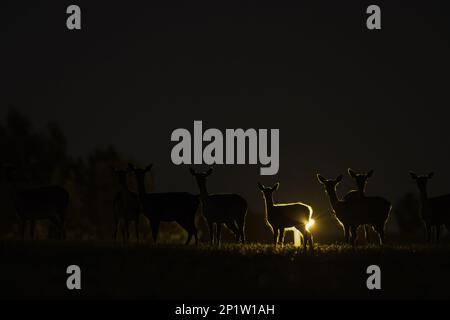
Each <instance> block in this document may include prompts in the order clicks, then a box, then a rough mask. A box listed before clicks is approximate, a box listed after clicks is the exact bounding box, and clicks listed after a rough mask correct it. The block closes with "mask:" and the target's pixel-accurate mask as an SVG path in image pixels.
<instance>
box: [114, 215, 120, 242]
mask: <svg viewBox="0 0 450 320" xmlns="http://www.w3.org/2000/svg"><path fill="white" fill-rule="evenodd" d="M118 228H119V222H118V221H117V220H115V221H114V231H113V239H114V242H116V241H117V229H118Z"/></svg>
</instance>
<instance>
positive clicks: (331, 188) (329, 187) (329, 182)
mask: <svg viewBox="0 0 450 320" xmlns="http://www.w3.org/2000/svg"><path fill="white" fill-rule="evenodd" d="M342 178H343V176H342V174H340V175H339V176H338V177H337V178H336V179H335V180H333V179H325V178H324V177H322V176H321V175H320V174H317V180H319V182H320V183H321V184H323V185H324V186H325V190H326V191H327V193H328V194H329V195H331V194H334V193H335V192H336V186H337V185H338V184H339V183H340V182H341V181H342Z"/></svg>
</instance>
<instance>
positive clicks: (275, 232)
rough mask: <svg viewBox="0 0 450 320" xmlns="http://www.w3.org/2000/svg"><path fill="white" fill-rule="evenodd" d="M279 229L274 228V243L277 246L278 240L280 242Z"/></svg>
mask: <svg viewBox="0 0 450 320" xmlns="http://www.w3.org/2000/svg"><path fill="white" fill-rule="evenodd" d="M278 231H279V230H278V229H277V228H274V229H273V244H274V246H275V247H276V246H277V242H278Z"/></svg>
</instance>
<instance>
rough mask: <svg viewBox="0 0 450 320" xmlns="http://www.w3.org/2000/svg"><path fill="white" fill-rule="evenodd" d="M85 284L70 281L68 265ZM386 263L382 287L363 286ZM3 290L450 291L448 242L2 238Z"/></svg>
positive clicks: (104, 293)
mask: <svg viewBox="0 0 450 320" xmlns="http://www.w3.org/2000/svg"><path fill="white" fill-rule="evenodd" d="M72 264H76V265H79V266H80V267H81V270H82V290H81V291H76V292H74V291H69V290H67V289H66V279H67V275H66V268H67V266H69V265H72ZM372 264H376V265H379V266H380V268H381V272H382V277H381V283H382V290H379V291H369V290H368V289H367V288H366V279H367V277H368V275H367V274H366V268H367V266H369V265H372ZM0 279H1V285H0V292H1V293H0V297H1V298H39V299H45V298H64V299H65V298H68V299H78V298H82V299H83V298H143V299H304V298H306V299H308V298H312V299H317V298H336V299H347V298H352V299H359V298H363V299H380V298H389V299H391V298H398V299H405V298H425V299H428V298H446V299H448V298H450V289H449V288H450V247H449V246H448V245H442V246H425V245H412V246H400V245H399V246H393V245H390V246H384V247H382V248H378V247H375V246H359V247H357V248H355V249H354V248H352V247H351V246H343V245H316V247H315V248H314V251H313V252H307V253H304V252H303V251H302V250H299V249H298V248H296V247H293V246H286V247H284V248H278V249H274V248H273V247H272V246H270V245H258V244H254V245H252V244H249V245H244V246H240V245H231V244H228V245H223V246H222V247H221V248H220V249H217V248H212V247H210V246H207V245H199V246H198V247H195V246H188V247H185V246H174V245H160V246H154V245H146V244H130V245H128V246H126V247H125V246H122V245H115V244H113V243H106V242H105V243H102V242H92V243H90V242H47V241H36V242H28V241H25V242H20V241H11V242H2V243H1V251H0Z"/></svg>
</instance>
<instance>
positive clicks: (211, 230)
mask: <svg viewBox="0 0 450 320" xmlns="http://www.w3.org/2000/svg"><path fill="white" fill-rule="evenodd" d="M208 228H209V242H210V244H211V245H214V224H213V223H212V222H208Z"/></svg>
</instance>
